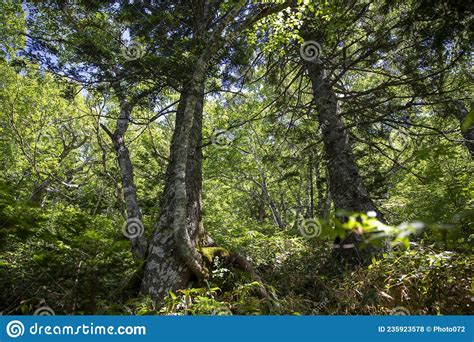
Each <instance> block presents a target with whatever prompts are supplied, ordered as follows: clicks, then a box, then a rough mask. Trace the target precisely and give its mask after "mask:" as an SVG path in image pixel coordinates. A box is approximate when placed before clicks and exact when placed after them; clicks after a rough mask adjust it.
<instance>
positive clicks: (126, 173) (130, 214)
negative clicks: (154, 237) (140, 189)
mask: <svg viewBox="0 0 474 342" xmlns="http://www.w3.org/2000/svg"><path fill="white" fill-rule="evenodd" d="M116 94H117V96H118V98H119V102H120V116H119V118H118V119H117V127H116V128H115V131H114V133H111V132H110V131H109V130H108V129H107V127H105V126H104V125H101V126H102V128H103V129H104V130H105V131H106V132H107V134H108V135H109V137H110V138H111V140H112V143H113V145H114V150H115V153H116V155H117V162H118V164H119V169H120V177H121V181H122V188H123V197H124V201H125V208H126V211H127V222H126V225H125V226H124V229H123V232H124V234H125V235H126V236H127V237H129V239H130V244H131V250H132V254H133V256H134V258H135V259H138V260H141V259H144V258H145V255H146V249H147V242H146V238H145V236H144V225H143V221H142V213H141V211H140V207H139V205H138V198H137V189H136V187H135V182H134V177H133V165H132V161H131V159H130V151H129V150H128V147H127V146H126V144H125V133H126V132H127V130H128V125H129V121H130V115H131V111H132V106H131V104H130V103H129V102H128V101H127V100H126V99H125V97H124V96H123V94H122V92H121V91H120V90H116Z"/></svg>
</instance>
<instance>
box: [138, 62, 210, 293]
mask: <svg viewBox="0 0 474 342" xmlns="http://www.w3.org/2000/svg"><path fill="white" fill-rule="evenodd" d="M199 68H200V66H197V70H196V73H195V75H194V79H193V81H192V82H191V84H190V86H189V87H188V88H187V89H185V90H184V91H183V92H182V93H181V98H180V101H179V104H178V109H177V113H176V126H175V131H174V134H173V138H172V142H171V148H170V163H169V165H168V168H167V171H166V183H165V189H164V193H163V195H162V197H161V203H160V207H161V212H160V217H159V220H158V222H157V223H156V226H155V230H154V234H153V236H152V238H151V240H150V244H149V249H148V259H147V264H146V268H145V274H144V278H143V282H142V293H145V294H149V295H150V296H151V297H152V298H154V299H155V300H161V299H163V297H165V296H166V295H167V294H168V293H169V291H176V290H178V289H180V288H186V287H187V286H188V285H189V283H190V281H191V280H193V279H200V278H204V277H206V272H207V270H206V269H205V267H204V265H203V261H202V257H201V255H200V254H199V253H198V251H197V249H198V248H199V247H201V246H202V245H203V244H204V243H205V232H204V229H203V226H202V220H201V206H202V204H201V192H202V151H201V137H202V132H201V130H202V110H203V101H204V73H203V70H200V69H199Z"/></svg>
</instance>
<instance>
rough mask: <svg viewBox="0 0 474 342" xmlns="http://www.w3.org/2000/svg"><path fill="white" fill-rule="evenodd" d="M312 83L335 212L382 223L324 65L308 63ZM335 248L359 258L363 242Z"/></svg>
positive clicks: (353, 239)
mask: <svg viewBox="0 0 474 342" xmlns="http://www.w3.org/2000/svg"><path fill="white" fill-rule="evenodd" d="M305 64H306V67H307V70H308V74H309V77H310V79H311V83H312V90H313V99H314V103H315V105H316V108H317V114H318V115H317V120H318V121H319V124H320V126H321V127H322V135H323V143H324V150H325V154H326V158H327V163H328V167H327V169H328V176H329V189H330V193H331V196H332V200H333V203H334V207H335V209H336V210H337V209H343V210H347V211H352V212H368V211H375V212H376V213H377V217H378V219H379V220H383V216H382V214H381V213H380V211H379V210H378V209H377V207H376V206H375V204H374V202H373V201H372V199H371V198H370V196H369V193H368V192H367V189H366V187H365V186H364V184H363V182H362V177H361V176H360V174H359V169H358V167H357V164H356V162H355V160H354V156H353V154H352V148H351V145H350V143H349V135H348V134H347V131H346V130H345V126H344V121H343V118H342V115H341V112H340V109H339V105H338V102H337V98H336V95H335V93H334V91H333V89H332V88H331V83H330V80H329V79H328V78H327V76H326V72H325V70H324V68H323V66H322V64H318V63H305ZM336 242H337V243H336V244H335V247H336V248H338V249H339V250H340V252H342V253H343V254H344V255H346V254H350V255H351V254H354V253H355V254H359V252H358V251H357V248H354V247H356V246H357V244H358V243H359V242H360V238H359V237H358V236H357V235H355V234H350V235H348V236H347V237H346V238H344V239H343V240H342V241H336Z"/></svg>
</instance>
